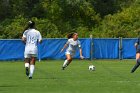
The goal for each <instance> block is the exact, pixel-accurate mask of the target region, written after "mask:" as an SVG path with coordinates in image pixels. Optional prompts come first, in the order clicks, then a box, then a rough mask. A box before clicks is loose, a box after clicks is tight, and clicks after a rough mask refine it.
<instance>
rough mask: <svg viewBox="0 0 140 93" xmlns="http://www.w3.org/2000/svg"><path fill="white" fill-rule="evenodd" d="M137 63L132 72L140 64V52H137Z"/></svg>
mask: <svg viewBox="0 0 140 93" xmlns="http://www.w3.org/2000/svg"><path fill="white" fill-rule="evenodd" d="M136 61H137V62H136V64H135V65H134V67H133V68H132V70H131V73H133V72H135V70H136V69H137V68H138V67H139V66H140V53H137V54H136Z"/></svg>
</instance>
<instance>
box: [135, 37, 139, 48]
mask: <svg viewBox="0 0 140 93" xmlns="http://www.w3.org/2000/svg"><path fill="white" fill-rule="evenodd" d="M138 44H139V39H137V41H136V43H135V47H136V48H137V46H138Z"/></svg>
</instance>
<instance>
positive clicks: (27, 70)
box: [26, 67, 29, 76]
mask: <svg viewBox="0 0 140 93" xmlns="http://www.w3.org/2000/svg"><path fill="white" fill-rule="evenodd" d="M26 76H29V68H28V67H26Z"/></svg>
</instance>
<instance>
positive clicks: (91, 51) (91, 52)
mask: <svg viewBox="0 0 140 93" xmlns="http://www.w3.org/2000/svg"><path fill="white" fill-rule="evenodd" d="M92 39H93V37H92V35H90V60H91V61H92V59H93V42H92Z"/></svg>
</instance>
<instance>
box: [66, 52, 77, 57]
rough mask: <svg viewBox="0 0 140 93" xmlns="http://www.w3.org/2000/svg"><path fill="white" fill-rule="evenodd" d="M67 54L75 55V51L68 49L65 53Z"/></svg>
mask: <svg viewBox="0 0 140 93" xmlns="http://www.w3.org/2000/svg"><path fill="white" fill-rule="evenodd" d="M67 54H70V55H71V57H74V55H75V53H74V52H70V51H66V52H65V55H67Z"/></svg>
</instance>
